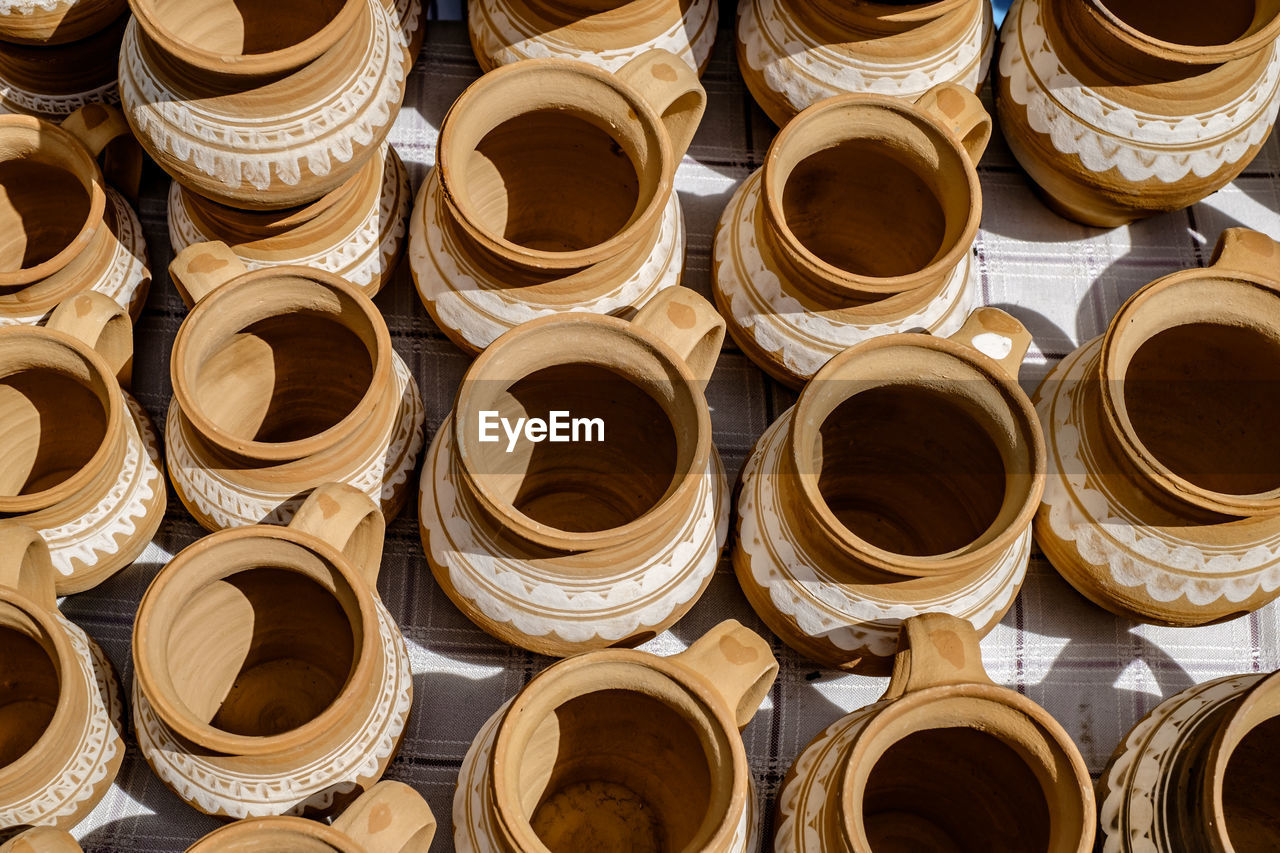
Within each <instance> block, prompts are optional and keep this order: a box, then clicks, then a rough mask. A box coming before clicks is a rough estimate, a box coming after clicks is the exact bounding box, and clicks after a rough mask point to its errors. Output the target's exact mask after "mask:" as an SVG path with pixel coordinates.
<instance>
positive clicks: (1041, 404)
mask: <svg viewBox="0 0 1280 853" xmlns="http://www.w3.org/2000/svg"><path fill="white" fill-rule="evenodd" d="M1277 381H1280V244H1277V243H1275V242H1274V241H1272V240H1271V239H1269V238H1267V237H1265V236H1264V235H1262V234H1259V233H1257V232H1254V231H1249V230H1246V229H1241V228H1235V229H1229V230H1227V231H1225V232H1223V234H1222V237H1221V239H1220V240H1219V241H1218V246H1217V250H1216V251H1215V253H1214V256H1213V264H1212V266H1210V267H1209V268H1208V269H1193V270H1186V271H1184V272H1179V273H1174V274H1173V275H1170V276H1166V277H1164V278H1162V279H1159V280H1158V281H1155V282H1153V283H1151V284H1149V285H1147V286H1146V287H1144V288H1143V289H1142V290H1140V291H1138V293H1136V294H1135V295H1134V296H1133V297H1132V298H1131V299H1130V300H1129V301H1128V302H1126V303H1125V305H1124V306H1123V307H1122V308H1121V309H1120V311H1119V312H1118V313H1117V314H1116V316H1115V318H1114V319H1113V320H1112V321H1111V325H1110V326H1109V327H1108V328H1107V331H1106V334H1104V335H1103V336H1101V337H1099V338H1096V339H1094V340H1092V341H1090V342H1088V343H1086V344H1085V345H1084V346H1082V347H1080V348H1079V349H1077V350H1076V351H1075V352H1073V353H1072V354H1071V355H1069V356H1067V357H1066V358H1065V359H1063V361H1062V362H1061V363H1060V364H1059V365H1058V366H1057V367H1056V368H1055V369H1054V370H1053V372H1051V373H1050V374H1049V375H1048V376H1046V377H1045V379H1044V381H1043V383H1041V385H1040V388H1039V390H1038V391H1037V392H1036V401H1037V402H1036V407H1037V409H1038V410H1039V414H1040V419H1041V421H1042V423H1043V424H1044V431H1045V437H1046V441H1047V444H1048V448H1049V472H1050V476H1049V479H1048V484H1047V486H1046V488H1045V493H1044V503H1043V505H1042V506H1041V507H1040V511H1039V512H1038V514H1037V515H1036V540H1037V542H1038V543H1039V544H1040V547H1041V549H1042V550H1043V551H1044V553H1045V556H1046V557H1048V558H1049V560H1050V561H1051V562H1052V563H1053V565H1054V567H1055V568H1056V569H1057V570H1058V571H1059V572H1060V573H1061V574H1062V576H1063V577H1064V578H1066V579H1067V580H1068V581H1069V582H1070V583H1071V585H1072V586H1074V587H1075V588H1076V589H1077V590H1079V591H1080V592H1081V593H1082V594H1083V595H1085V596H1086V597H1088V598H1089V599H1091V600H1092V601H1094V602H1096V603H1097V604H1099V605H1101V606H1102V607H1105V608H1106V609H1108V610H1110V611H1112V612H1114V613H1117V614H1120V615H1122V616H1125V617H1127V618H1130V619H1139V620H1141V621H1144V622H1155V623H1159V624H1167V625H1203V624H1206V623H1210V622H1217V621H1220V620H1223V619H1229V618H1232V617H1234V616H1237V615H1240V614H1242V613H1245V612H1248V611H1251V610H1256V609H1257V608H1259V607H1261V606H1263V605H1264V604H1266V603H1267V602H1269V601H1271V600H1272V599H1274V598H1275V597H1276V596H1277V594H1280V554H1278V553H1277V550H1276V545H1275V542H1276V538H1277V536H1280V456H1278V455H1277V452H1276V449H1275V441H1274V435H1273V433H1274V430H1273V429H1272V427H1271V424H1272V422H1273V421H1272V418H1273V417H1274V414H1275V413H1274V410H1273V401H1274V400H1275V393H1274V391H1275V388H1276V387H1277V386H1276V383H1277Z"/></svg>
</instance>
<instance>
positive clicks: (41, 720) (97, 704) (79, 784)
mask: <svg viewBox="0 0 1280 853" xmlns="http://www.w3.org/2000/svg"><path fill="white" fill-rule="evenodd" d="M123 732H124V724H123V708H122V706H121V704H120V687H119V684H118V683H117V681H116V676H115V672H114V671H113V670H112V668H111V663H110V661H108V660H107V657H106V655H104V654H103V653H102V649H100V648H99V647H98V644H97V643H95V642H94V641H93V640H92V639H90V638H89V636H88V635H86V634H85V632H84V631H82V630H81V629H80V628H79V627H77V626H76V625H74V624H72V623H71V622H70V621H68V620H67V619H66V617H64V616H63V615H62V614H61V613H59V612H58V602H57V599H56V597H55V591H54V570H53V564H52V562H51V561H50V560H49V550H48V548H47V546H46V545H45V544H44V540H42V539H41V538H40V535H39V534H38V533H37V532H36V531H34V530H32V529H31V528H29V527H26V526H23V525H21V524H16V523H14V522H11V521H0V828H9V827H16V826H45V827H53V828H57V829H63V830H66V829H71V828H72V827H73V826H75V825H76V824H77V823H79V822H80V820H81V819H82V818H84V816H85V815H87V814H89V812H91V811H93V807H94V806H96V805H97V804H98V802H99V801H100V800H101V799H102V798H103V796H104V795H105V794H106V793H107V790H108V789H109V788H110V787H111V783H112V782H113V781H114V780H115V778H116V774H117V773H118V772H119V771H120V763H121V762H122V761H123V760H124V740H123V739H122V735H123ZM4 849H5V850H6V851H8V850H10V849H11V848H9V847H5V848H4ZM12 849H14V851H15V853H16V851H22V850H24V849H30V848H24V847H23V846H22V842H15V843H14V844H13V848H12ZM39 849H41V850H43V849H45V848H44V847H43V846H42V847H40V848H39ZM49 849H50V851H51V853H52V851H53V850H57V849H58V848H56V847H54V848H49Z"/></svg>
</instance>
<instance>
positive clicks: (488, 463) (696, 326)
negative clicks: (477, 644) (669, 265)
mask: <svg viewBox="0 0 1280 853" xmlns="http://www.w3.org/2000/svg"><path fill="white" fill-rule="evenodd" d="M723 337H724V321H723V320H722V319H721V318H720V317H719V315H717V314H716V313H715V311H714V310H713V309H712V308H711V306H710V305H709V304H707V302H706V300H704V299H702V298H701V297H700V296H698V295H697V294H696V293H694V292H693V291H690V290H686V289H684V288H670V289H668V290H665V291H663V292H662V293H660V294H659V295H658V296H656V297H654V299H653V300H652V301H650V302H649V304H647V305H646V306H645V307H644V308H643V309H641V310H640V312H639V314H637V315H636V318H635V320H634V321H633V322H631V323H629V324H628V323H626V322H623V321H622V320H619V319H616V318H614V317H599V316H594V315H586V314H573V315H568V316H563V317H546V318H543V319H540V320H533V321H531V322H529V323H525V324H524V325H522V326H519V327H517V328H516V329H514V330H512V331H510V332H508V333H506V334H505V335H503V336H502V337H501V338H499V339H498V340H497V341H495V342H494V344H493V345H492V346H491V347H490V348H489V349H488V350H486V351H485V352H484V353H483V354H482V355H481V356H480V357H479V358H478V359H476V361H475V363H474V364H473V365H472V366H471V369H470V370H469V371H467V375H466V377H465V378H464V379H463V382H462V386H461V388H460V389H459V391H458V397H457V400H456V402H455V404H454V411H453V414H452V415H451V416H450V418H449V419H447V420H446V421H445V422H444V423H443V424H441V426H440V430H439V431H438V432H437V433H436V437H435V439H434V441H433V442H432V445H431V450H430V451H429V452H428V455H427V462H426V463H425V464H424V466H423V471H422V488H421V496H420V504H419V522H420V524H421V532H422V543H423V547H424V549H425V551H426V554H427V561H428V562H429V563H430V565H431V570H432V572H433V573H434V574H435V578H436V581H437V583H439V585H440V588H441V589H443V590H444V592H445V593H446V594H447V595H448V596H449V598H450V600H452V601H453V603H454V604H456V605H457V606H458V608H459V609H460V610H462V612H463V613H464V614H466V616H467V618H469V619H471V621H473V622H474V623H475V624H477V625H479V626H480V627H481V628H483V629H484V630H486V631H488V632H489V633H490V634H492V635H494V636H495V637H497V638H498V639H500V640H502V641H503V642H507V643H511V644H513V645H517V646H521V647H523V648H526V649H529V650H531V651H535V652H538V653H539V654H546V655H555V656H561V657H563V656H565V655H569V654H574V653H577V652H582V651H587V650H589V649H596V648H601V647H604V646H611V645H633V644H635V643H638V642H641V641H643V640H645V639H647V638H649V637H651V636H653V635H654V634H655V633H657V632H660V631H663V630H665V629H666V628H667V627H669V626H670V625H672V624H674V623H675V621H676V620H677V619H679V618H680V617H681V616H683V615H684V614H685V613H686V612H687V611H688V610H689V608H690V607H692V606H693V604H694V602H696V601H697V599H698V597H699V596H700V595H701V594H702V591H703V590H704V589H705V588H706V586H707V584H708V583H709V582H710V580H711V575H712V573H713V572H714V571H715V567H716V563H717V562H718V561H719V557H720V553H721V551H722V549H723V547H724V544H725V541H726V538H727V534H728V523H729V497H728V488H727V484H726V483H725V479H724V469H723V467H722V466H721V464H720V458H719V455H718V454H717V453H716V450H715V446H714V445H713V444H712V441H711V418H710V413H709V411H708V409H707V402H706V399H705V397H704V395H703V391H702V387H703V385H705V383H706V381H707V379H708V378H709V377H710V375H711V371H712V368H713V367H714V366H715V362H716V358H717V356H718V355H719V352H720V343H721V341H722V340H723ZM556 411H559V412H560V415H561V416H563V419H564V423H563V430H562V431H563V433H564V434H563V436H562V437H563V438H565V439H567V440H566V441H562V442H555V441H551V440H536V439H537V435H538V434H537V433H536V432H534V433H532V434H531V433H530V432H529V428H528V427H525V428H524V430H525V431H524V434H523V437H511V436H510V435H507V434H503V435H502V436H501V438H500V439H499V440H497V441H492V440H489V439H492V438H494V436H495V435H498V434H500V433H510V432H517V433H518V432H519V431H520V429H521V427H519V423H520V420H519V419H524V420H525V421H527V422H528V423H530V424H531V423H533V422H534V421H542V422H544V423H546V424H551V423H552V421H553V415H554V413H555V412H556ZM486 418H488V421H489V424H490V426H489V427H488V428H485V427H483V426H482V423H483V422H484V421H485V419H486ZM570 419H572V421H578V422H579V426H580V427H581V429H579V428H578V427H575V426H573V424H572V421H571V420H570ZM593 421H596V422H598V424H597V425H596V426H593V425H592V422H593ZM498 423H502V424H505V426H501V427H499V426H498V425H497V424H498ZM512 424H516V425H517V426H516V427H515V429H514V430H513V429H512V426H511V425H512ZM552 429H553V430H554V427H552ZM545 437H546V438H547V439H551V438H553V436H551V435H546V436H545Z"/></svg>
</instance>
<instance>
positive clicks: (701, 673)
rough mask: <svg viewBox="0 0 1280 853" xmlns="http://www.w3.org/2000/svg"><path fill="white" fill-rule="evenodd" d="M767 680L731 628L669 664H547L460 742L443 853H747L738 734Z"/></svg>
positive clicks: (750, 806)
mask: <svg viewBox="0 0 1280 853" xmlns="http://www.w3.org/2000/svg"><path fill="white" fill-rule="evenodd" d="M777 673H778V663H777V661H776V660H774V657H773V654H772V653H771V652H770V651H769V644H768V643H766V642H765V641H764V640H762V639H761V638H760V637H759V636H757V635H756V634H754V633H752V632H751V631H748V630H747V629H746V628H744V627H742V626H741V625H739V624H738V623H737V622H734V621H732V620H730V621H727V622H721V623H720V624H719V625H718V626H716V627H715V628H713V629H711V631H709V632H708V633H707V634H706V635H705V636H704V637H702V638H701V639H700V640H698V641H697V642H696V643H694V644H693V645H692V646H691V647H690V648H689V649H688V650H687V651H685V652H682V653H680V654H678V655H675V656H673V657H669V658H661V657H658V656H656V655H651V654H647V653H645V652H639V651H634V650H631V649H605V650H600V651H594V652H588V653H586V654H583V655H579V656H577V657H574V658H570V659H569V660H565V661H560V662H559V663H556V664H553V665H552V666H550V667H548V668H547V669H545V670H544V671H543V672H541V673H540V674H538V675H537V676H535V677H534V679H533V680H532V681H530V682H529V683H528V684H527V685H526V686H525V688H524V689H523V690H521V691H520V693H519V694H518V695H517V696H516V697H515V698H514V699H512V700H511V701H510V702H508V703H507V704H506V705H504V706H503V707H502V708H500V709H499V710H498V712H497V713H495V714H494V715H493V716H492V717H490V718H489V722H488V723H486V724H485V726H484V728H483V729H481V730H480V733H479V734H477V735H476V739H475V740H474V741H473V742H472V744H471V749H470V750H468V752H467V757H466V758H465V759H464V760H463V762H462V770H461V772H460V773H459V775H458V788H457V792H456V793H455V794H454V798H453V841H454V845H455V849H456V850H457V851H458V853H576V851H583V850H591V851H598V853H614V851H618V853H621V851H633V850H681V851H685V853H747V851H752V852H753V851H755V850H757V849H758V847H759V826H758V823H759V813H758V809H759V806H758V805H757V804H756V797H755V785H754V783H753V781H752V778H751V769H750V768H749V767H748V765H747V756H746V750H745V749H744V748H743V745H742V737H741V736H740V735H739V734H738V730H739V729H742V728H744V727H745V726H746V725H747V723H749V722H751V718H752V717H753V716H754V715H755V712H756V709H757V708H759V706H760V703H761V702H762V701H763V700H764V697H765V696H767V695H768V693H769V689H770V688H771V687H772V686H773V680H774V678H775V677H776V676H777Z"/></svg>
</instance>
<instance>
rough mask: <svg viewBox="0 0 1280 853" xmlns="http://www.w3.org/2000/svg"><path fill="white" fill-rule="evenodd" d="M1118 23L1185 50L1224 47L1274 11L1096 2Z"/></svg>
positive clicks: (1251, 3) (1252, 5)
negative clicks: (1261, 17) (1257, 20)
mask: <svg viewBox="0 0 1280 853" xmlns="http://www.w3.org/2000/svg"><path fill="white" fill-rule="evenodd" d="M1096 2H1098V4H1099V5H1101V6H1103V7H1105V8H1106V9H1107V10H1108V11H1110V12H1111V14H1113V15H1114V16H1115V17H1116V18H1117V19H1118V20H1120V21H1121V22H1122V23H1124V24H1126V25H1128V26H1129V27H1132V28H1133V29H1135V30H1137V31H1138V32H1140V33H1142V34H1143V35H1146V36H1149V37H1150V38H1153V39H1157V40H1159V41H1162V42H1167V43H1169V44H1175V45H1184V46H1187V47H1214V46H1221V45H1228V44H1231V43H1232V42H1234V41H1237V40H1238V39H1241V38H1243V37H1244V36H1246V35H1248V34H1249V33H1251V32H1252V31H1254V30H1255V20H1256V19H1257V18H1258V16H1259V13H1260V12H1263V13H1264V14H1265V17H1266V18H1274V17H1275V15H1276V11H1275V10H1274V9H1272V10H1271V11H1269V12H1267V11H1265V10H1260V9H1259V6H1260V5H1267V4H1259V3H1258V2H1256V0H1218V2H1216V3H1205V2H1203V0H1165V2H1163V3H1151V2H1148V0H1096Z"/></svg>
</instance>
